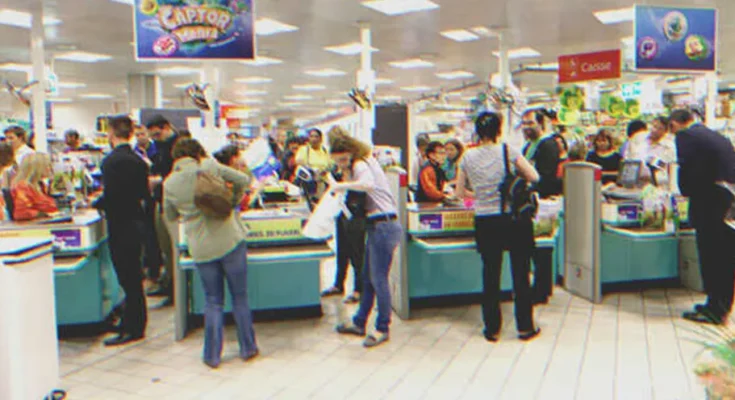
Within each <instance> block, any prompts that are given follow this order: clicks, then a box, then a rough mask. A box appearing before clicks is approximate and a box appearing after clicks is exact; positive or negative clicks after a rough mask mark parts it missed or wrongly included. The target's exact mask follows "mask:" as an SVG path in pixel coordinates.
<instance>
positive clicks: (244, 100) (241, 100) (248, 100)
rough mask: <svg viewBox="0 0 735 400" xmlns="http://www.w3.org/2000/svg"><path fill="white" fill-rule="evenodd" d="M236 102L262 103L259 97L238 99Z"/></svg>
mask: <svg viewBox="0 0 735 400" xmlns="http://www.w3.org/2000/svg"><path fill="white" fill-rule="evenodd" d="M237 102H238V103H241V104H263V100H261V99H240V100H238V101H237Z"/></svg>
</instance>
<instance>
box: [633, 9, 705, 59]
mask: <svg viewBox="0 0 735 400" xmlns="http://www.w3.org/2000/svg"><path fill="white" fill-rule="evenodd" d="M716 32H717V10H715V9H698V8H670V7H654V6H641V5H638V6H636V8H635V43H636V53H635V66H636V68H637V69H641V70H659V71H660V70H666V71H672V70H673V71H714V70H715V69H716V68H717V54H716V50H717V33H716Z"/></svg>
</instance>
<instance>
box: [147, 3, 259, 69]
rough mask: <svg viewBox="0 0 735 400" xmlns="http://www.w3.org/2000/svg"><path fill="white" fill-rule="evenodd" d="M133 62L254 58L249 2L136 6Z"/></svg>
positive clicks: (253, 26)
mask: <svg viewBox="0 0 735 400" xmlns="http://www.w3.org/2000/svg"><path fill="white" fill-rule="evenodd" d="M134 28H135V48H136V59H137V60H138V61H161V60H244V59H253V58H254V57H255V36H254V33H255V23H254V21H253V0H185V1H184V0H135V22H134Z"/></svg>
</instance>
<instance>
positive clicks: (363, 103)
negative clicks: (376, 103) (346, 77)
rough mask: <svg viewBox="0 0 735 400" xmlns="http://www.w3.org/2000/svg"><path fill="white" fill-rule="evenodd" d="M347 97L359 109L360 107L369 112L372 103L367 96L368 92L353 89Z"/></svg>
mask: <svg viewBox="0 0 735 400" xmlns="http://www.w3.org/2000/svg"><path fill="white" fill-rule="evenodd" d="M347 95H348V96H349V97H350V99H352V101H354V102H355V104H357V106H358V107H360V108H361V109H363V110H369V109H370V107H371V106H372V102H371V101H370V99H369V98H368V96H367V92H366V91H365V90H360V89H358V88H352V90H350V92H349V93H347Z"/></svg>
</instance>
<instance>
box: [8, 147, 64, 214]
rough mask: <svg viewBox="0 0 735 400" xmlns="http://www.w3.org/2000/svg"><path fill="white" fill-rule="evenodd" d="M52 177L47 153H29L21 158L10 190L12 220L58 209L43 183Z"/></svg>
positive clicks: (53, 211)
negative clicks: (21, 160)
mask: <svg viewBox="0 0 735 400" xmlns="http://www.w3.org/2000/svg"><path fill="white" fill-rule="evenodd" d="M52 177H53V170H52V167H51V159H50V158H49V156H48V155H47V154H43V153H31V154H28V155H27V156H25V157H24V158H23V162H22V163H21V164H20V167H19V168H18V174H17V175H16V176H15V178H14V179H13V183H12V186H11V190H10V191H11V194H12V198H13V220H15V221H28V220H32V219H35V218H41V217H45V216H48V215H49V214H51V213H55V212H58V211H59V209H58V207H57V206H56V201H55V200H54V199H53V198H52V197H51V196H49V194H48V188H47V187H46V185H45V184H44V183H43V182H44V181H48V180H49V179H51V178H52Z"/></svg>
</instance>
